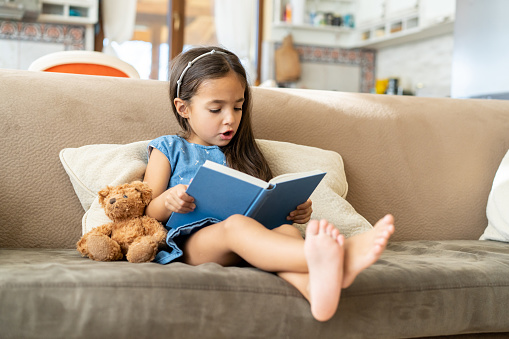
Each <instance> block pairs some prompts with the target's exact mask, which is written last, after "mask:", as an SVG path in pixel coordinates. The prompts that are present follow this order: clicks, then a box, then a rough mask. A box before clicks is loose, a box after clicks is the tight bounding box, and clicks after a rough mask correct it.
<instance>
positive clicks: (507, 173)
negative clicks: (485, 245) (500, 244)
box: [480, 151, 509, 242]
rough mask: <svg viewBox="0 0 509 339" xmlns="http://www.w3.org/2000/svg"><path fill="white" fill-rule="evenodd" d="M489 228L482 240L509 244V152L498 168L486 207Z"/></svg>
mask: <svg viewBox="0 0 509 339" xmlns="http://www.w3.org/2000/svg"><path fill="white" fill-rule="evenodd" d="M486 216H487V217H488V226H487V227H486V229H485V230H484V234H483V235H482V236H481V238H480V240H497V241H504V242H509V151H508V152H507V153H506V155H505V156H504V158H503V159H502V162H501V163H500V166H499V167H498V170H497V173H496V174H495V178H494V179H493V186H492V188H491V192H490V195H489V197H488V205H487V206H486Z"/></svg>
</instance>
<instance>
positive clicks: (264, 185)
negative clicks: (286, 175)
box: [203, 160, 270, 188]
mask: <svg viewBox="0 0 509 339" xmlns="http://www.w3.org/2000/svg"><path fill="white" fill-rule="evenodd" d="M203 167H207V168H210V169H211V170H214V171H217V172H221V173H224V174H226V175H229V176H231V177H234V178H237V179H239V180H243V181H245V182H248V183H251V184H253V185H256V186H258V187H261V188H267V187H269V186H270V184H269V183H268V182H265V181H263V180H262V179H258V178H255V177H253V176H252V175H249V174H246V173H243V172H240V171H237V170H234V169H233V168H230V167H227V166H223V165H220V164H218V163H215V162H213V161H209V160H207V161H205V163H204V164H203Z"/></svg>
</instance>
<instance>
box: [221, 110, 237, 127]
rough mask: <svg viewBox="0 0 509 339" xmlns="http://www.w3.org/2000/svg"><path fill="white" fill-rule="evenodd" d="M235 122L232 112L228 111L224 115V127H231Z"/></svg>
mask: <svg viewBox="0 0 509 339" xmlns="http://www.w3.org/2000/svg"><path fill="white" fill-rule="evenodd" d="M234 122H235V116H234V114H233V110H231V111H230V110H228V111H227V112H226V113H225V117H224V123H225V125H231V124H233V123H234Z"/></svg>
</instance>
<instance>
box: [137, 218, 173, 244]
mask: <svg viewBox="0 0 509 339" xmlns="http://www.w3.org/2000/svg"><path fill="white" fill-rule="evenodd" d="M142 225H143V228H144V229H145V234H147V235H151V236H153V237H154V238H155V239H156V241H157V243H159V244H163V243H165V241H166V234H167V233H168V231H166V229H165V228H164V226H163V225H162V224H161V223H160V222H159V221H157V220H156V219H154V218H151V217H148V216H143V217H142Z"/></svg>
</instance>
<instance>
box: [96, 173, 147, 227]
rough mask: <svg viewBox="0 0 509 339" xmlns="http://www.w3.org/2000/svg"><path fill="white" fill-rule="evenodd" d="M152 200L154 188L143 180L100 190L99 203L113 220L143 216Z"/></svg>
mask: <svg viewBox="0 0 509 339" xmlns="http://www.w3.org/2000/svg"><path fill="white" fill-rule="evenodd" d="M150 200H152V190H151V189H150V187H148V185H147V184H145V183H142V182H141V181H134V182H132V183H130V184H123V185H119V186H107V187H106V188H105V189H103V190H101V191H99V203H100V204H101V206H102V207H103V208H104V211H105V213H106V215H107V216H108V218H110V219H111V220H113V221H120V220H124V219H130V218H134V217H139V216H142V215H143V213H144V211H145V207H146V206H147V205H148V203H149V202H150Z"/></svg>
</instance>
